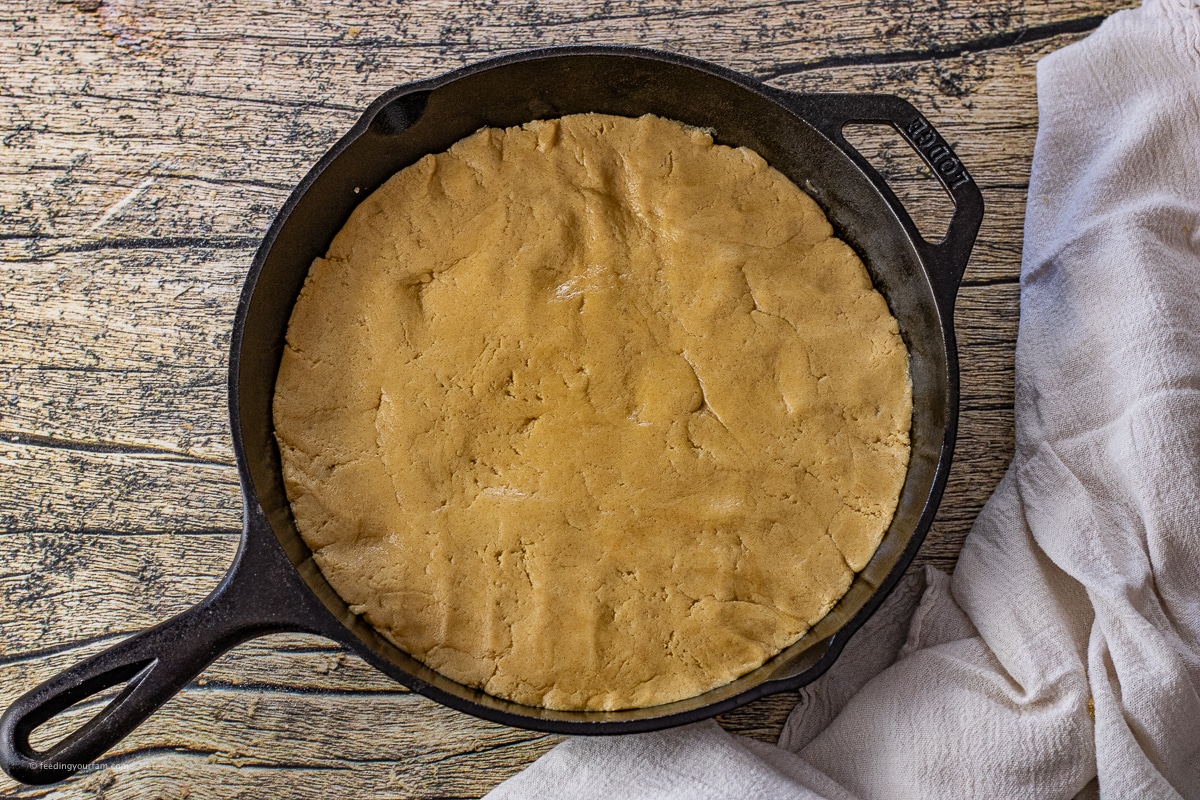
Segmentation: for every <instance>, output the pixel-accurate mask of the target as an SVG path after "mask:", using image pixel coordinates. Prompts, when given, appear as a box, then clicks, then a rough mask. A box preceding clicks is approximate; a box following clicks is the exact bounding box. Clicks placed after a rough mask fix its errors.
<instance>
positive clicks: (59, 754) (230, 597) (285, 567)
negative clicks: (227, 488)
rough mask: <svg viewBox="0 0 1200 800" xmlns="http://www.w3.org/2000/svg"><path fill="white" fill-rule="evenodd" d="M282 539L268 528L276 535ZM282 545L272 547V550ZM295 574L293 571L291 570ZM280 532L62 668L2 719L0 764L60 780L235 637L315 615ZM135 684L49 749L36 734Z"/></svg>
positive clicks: (250, 544)
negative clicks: (191, 602) (177, 609)
mask: <svg viewBox="0 0 1200 800" xmlns="http://www.w3.org/2000/svg"><path fill="white" fill-rule="evenodd" d="M267 535H268V536H270V537H271V539H272V540H273V539H274V536H273V535H271V534H270V533H269V532H268V534H267ZM272 548H273V549H272ZM289 573H290V574H289ZM297 580H298V578H297V577H296V572H295V570H294V568H293V567H292V566H291V563H290V562H288V561H287V557H286V556H285V555H284V554H283V552H282V550H280V549H279V547H278V544H277V543H276V542H274V541H270V542H268V541H266V540H265V538H264V537H263V536H257V537H252V536H248V535H243V537H242V545H241V547H240V548H239V550H238V554H237V557H236V559H235V561H234V564H233V567H232V568H231V569H230V571H229V574H228V575H227V576H226V577H225V580H224V581H222V583H221V585H220V586H218V587H217V588H216V589H215V590H214V591H213V592H212V594H210V595H209V596H208V597H206V598H205V599H204V600H202V601H201V602H200V603H199V604H198V605H196V606H194V607H192V608H190V609H188V610H187V611H184V612H183V613H181V614H179V615H177V616H175V617H172V618H171V619H168V620H167V621H166V622H163V623H161V624H159V625H157V626H155V627H153V628H150V629H148V630H145V631H142V632H140V633H138V634H135V635H134V636H131V637H130V638H128V639H125V640H124V641H122V642H120V643H118V644H116V645H114V646H113V647H110V648H109V649H107V650H105V651H104V652H102V653H98V654H97V655H94V656H92V657H91V658H89V659H86V660H85V661H82V662H80V663H79V664H76V665H74V666H72V667H69V668H68V669H66V670H64V671H62V672H60V673H59V674H58V675H56V676H54V677H53V678H51V679H50V680H48V681H46V682H45V683H43V684H42V685H41V686H38V687H37V688H35V689H33V690H32V691H30V692H28V693H26V694H25V695H23V696H22V697H20V698H18V699H17V701H16V702H14V703H13V704H12V706H10V707H9V709H8V710H7V711H6V712H5V713H4V716H3V717H2V718H0V767H3V769H4V771H5V772H7V773H8V774H9V775H10V776H11V777H12V778H13V779H15V780H17V781H20V782H22V783H28V784H48V783H55V782H57V781H60V780H63V779H64V778H67V777H70V776H71V775H72V774H73V773H74V772H76V771H77V770H79V769H80V768H83V767H86V766H87V765H88V764H90V763H91V762H93V761H95V760H96V759H98V758H99V757H100V756H101V755H103V754H104V753H105V751H107V750H108V749H109V748H111V747H112V746H113V745H115V744H116V743H117V742H119V741H120V740H121V739H123V738H125V736H127V735H128V734H129V733H130V732H132V731H133V729H134V728H136V727H137V726H138V725H140V724H141V723H142V722H143V721H144V720H145V719H146V718H147V717H149V716H150V714H152V713H153V712H154V711H155V710H157V709H158V708H159V707H160V706H161V705H162V704H163V703H165V702H166V701H167V700H169V699H170V698H171V697H173V696H174V695H175V694H176V693H177V692H178V691H179V690H180V689H182V688H183V687H184V686H185V685H186V684H187V683H188V682H189V681H190V680H192V678H194V677H196V675H198V674H199V673H200V672H201V671H202V670H203V669H204V668H205V667H207V666H208V665H209V664H211V663H212V662H213V661H215V660H216V659H217V657H218V656H220V655H221V654H222V653H224V652H225V651H226V650H228V649H229V648H231V647H233V646H234V645H236V644H238V643H240V642H243V641H245V640H247V639H250V638H253V637H255V636H262V635H265V634H268V633H274V632H278V631H285V630H293V631H294V630H306V631H311V632H319V631H313V630H312V626H311V625H309V624H306V623H305V622H304V621H303V620H304V618H305V616H306V615H305V614H304V611H302V610H298V608H297V607H303V606H306V605H307V603H305V602H304V597H305V595H307V594H308V592H307V590H306V589H305V590H304V591H302V592H297V590H296V588H295V587H294V586H293V585H292V584H293V583H294V582H295V581H297ZM125 682H127V683H126V685H125V688H124V690H122V691H121V692H120V693H119V694H118V695H117V696H116V697H115V698H113V699H112V700H111V701H110V702H109V703H108V704H107V705H106V706H105V707H104V708H103V709H101V711H100V713H99V714H97V715H96V716H95V717H93V718H92V719H91V720H90V721H88V722H87V723H85V724H84V725H82V726H81V727H80V728H79V729H77V730H75V731H74V732H72V733H71V734H69V735H68V736H66V737H65V738H63V739H62V740H61V741H59V742H57V743H56V744H54V745H53V746H52V747H50V748H49V749H47V750H44V751H39V750H35V749H34V748H33V747H32V745H31V744H30V741H29V736H30V734H31V733H32V732H33V731H34V729H36V728H37V727H38V726H39V725H41V724H42V723H44V722H46V721H47V720H49V719H51V718H52V717H54V716H56V715H57V714H59V713H61V712H63V711H65V710H66V709H67V708H69V707H70V706H72V705H74V704H75V703H78V702H79V701H81V700H84V699H86V698H88V697H91V696H92V695H94V694H96V693H98V692H101V691H104V690H105V689H109V688H112V687H114V686H118V685H120V684H121V683H125Z"/></svg>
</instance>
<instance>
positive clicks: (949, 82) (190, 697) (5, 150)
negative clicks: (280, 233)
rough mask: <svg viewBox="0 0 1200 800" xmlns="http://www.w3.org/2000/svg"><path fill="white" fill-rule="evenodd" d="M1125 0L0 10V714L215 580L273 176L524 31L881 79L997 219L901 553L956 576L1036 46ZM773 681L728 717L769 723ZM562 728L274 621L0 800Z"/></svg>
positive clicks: (287, 780) (845, 81) (437, 782)
mask: <svg viewBox="0 0 1200 800" xmlns="http://www.w3.org/2000/svg"><path fill="white" fill-rule="evenodd" d="M1127 5H1130V3H1128V2H1125V1H1124V0H1117V1H1116V2H1111V1H1107V0H1106V1H1103V2H1102V1H1101V0H1040V1H1038V2H1034V1H1032V0H1028V1H1027V0H978V1H977V2H966V0H941V2H939V3H937V4H932V3H930V4H917V5H914V4H911V3H902V2H898V0H890V1H888V2H872V1H871V0H841V1H839V2H834V0H805V2H798V1H792V0H744V1H742V2H720V3H716V4H714V3H711V2H705V0H609V2H605V3H602V4H584V3H579V2H564V1H556V2H548V1H546V0H533V2H529V3H521V4H519V5H517V4H502V3H498V2H491V1H489V0H483V1H479V0H429V1H428V2H383V1H382V0H377V1H376V2H356V1H355V0H330V1H329V2H323V3H306V2H300V0H245V1H244V2H234V0H227V1H226V2H194V1H191V0H74V2H63V1H62V0H57V1H56V0H16V1H15V2H11V3H8V4H5V5H4V7H3V8H0V97H2V98H3V101H4V102H3V103H0V500H2V501H3V502H2V503H0V564H2V565H3V567H0V643H2V644H0V704H3V705H7V704H8V703H9V702H11V701H12V700H13V699H15V698H16V697H17V696H18V695H20V694H21V693H22V692H23V691H25V690H26V689H28V688H30V687H32V686H33V685H35V684H36V683H37V682H39V681H41V680H44V679H46V678H48V677H50V676H51V675H52V674H53V673H54V672H56V671H57V670H60V669H62V668H64V667H66V666H68V665H70V664H72V663H74V662H76V661H78V660H79V659H80V658H83V657H86V656H88V655H91V654H93V653H95V652H99V650H101V649H103V648H104V647H107V646H110V645H111V644H113V643H115V642H117V641H119V640H120V639H121V638H123V637H124V636H126V635H128V634H130V633H132V632H134V631H136V630H139V629H141V628H144V627H146V626H149V625H152V624H154V623H155V622H157V621H160V620H161V619H163V618H165V617H166V616H169V615H171V614H173V613H176V612H179V611H181V610H183V609H185V608H186V607H188V606H189V605H191V604H193V603H195V602H196V601H198V600H199V599H200V598H202V597H203V596H204V595H205V594H206V593H207V592H208V591H209V590H210V589H211V588H212V587H214V586H215V585H216V584H217V583H218V582H219V580H220V578H221V575H222V574H223V573H224V571H225V569H226V568H227V567H228V565H229V563H230V561H231V559H232V557H233V553H234V550H235V548H236V545H237V535H238V531H239V530H240V526H241V499H240V494H239V489H238V485H237V476H236V469H235V467H234V464H233V452H232V447H231V443H230V441H229V424H228V419H227V410H226V407H225V403H226V394H225V392H226V386H225V382H226V367H227V352H228V347H229V331H230V327H231V323H232V320H233V314H234V309H235V306H236V302H237V297H238V293H239V291H240V289H241V283H242V281H243V279H244V277H245V274H246V270H247V268H248V266H249V263H250V259H251V257H252V254H253V252H254V249H255V248H256V247H257V245H258V242H259V238H260V237H261V235H262V233H263V231H264V230H265V229H266V227H267V226H268V225H269V224H270V221H271V219H272V218H273V216H274V214H275V212H276V211H277V210H278V208H279V207H280V205H281V204H282V203H283V201H284V200H285V199H286V197H287V196H288V194H289V193H290V191H291V189H292V187H293V186H294V185H295V184H296V182H297V181H298V180H299V179H300V178H301V177H302V176H303V175H304V173H305V172H306V171H307V170H308V169H309V167H310V166H311V165H312V164H313V163H315V161H316V160H317V159H318V158H319V157H320V155H321V154H322V153H324V152H325V150H326V149H327V148H328V147H329V146H331V145H332V144H333V143H334V142H335V141H336V140H337V139H338V138H339V137H340V136H341V135H342V134H343V133H344V132H345V131H346V130H347V129H348V128H349V127H350V126H351V125H352V124H353V122H354V121H355V120H356V119H357V117H358V114H359V112H360V110H361V109H362V108H363V107H364V106H365V105H366V104H367V103H368V102H369V101H370V100H371V99H373V98H374V97H376V96H377V95H378V94H380V93H381V92H383V91H384V90H386V89H388V88H390V87H391V86H393V85H396V84H399V83H403V82H406V81H411V80H416V79H420V78H425V77H430V76H433V75H437V74H440V73H443V72H445V71H447V70H449V69H451V68H454V67H457V66H460V65H463V64H467V63H470V62H473V61H476V60H479V59H481V58H485V57H488V56H492V55H496V54H500V53H505V52H512V51H515V50H520V49H526V48H529V47H536V46H546V45H556V44H573V43H576V44H597V43H627V44H640V45H648V46H654V47H662V48H666V49H669V50H674V51H676V52H680V53H685V54H689V55H694V56H699V57H701V58H706V59H709V60H712V61H715V62H717V63H719V64H722V65H724V66H727V67H730V68H732V69H735V70H739V71H741V72H743V73H746V74H749V75H753V76H757V77H759V78H761V79H764V80H767V81H769V82H770V83H772V84H773V85H775V86H778V87H780V88H784V89H789V90H794V91H856V92H864V91H866V92H888V93H893V94H899V95H901V96H903V97H905V98H906V99H908V100H910V101H911V102H913V103H914V104H915V105H916V106H917V107H918V108H920V109H921V110H922V111H923V112H924V113H925V114H926V116H928V117H929V119H930V120H932V121H933V123H934V124H935V125H936V126H937V127H938V129H939V131H940V132H941V133H942V134H943V135H944V136H945V137H946V138H947V140H949V141H950V142H951V143H952V144H953V146H954V147H955V148H956V150H957V151H958V153H959V155H960V156H961V157H962V159H963V161H964V162H965V163H966V164H967V165H968V167H969V168H970V170H971V173H972V175H973V176H974V177H975V179H976V181H977V182H978V183H979V185H980V187H981V189H982V190H983V193H984V198H985V202H986V203H987V216H986V219H985V221H984V225H983V229H982V230H981V232H980V237H979V241H978V244H977V245H976V248H975V252H974V255H973V257H972V260H971V263H970V265H969V267H968V270H967V273H966V276H965V281H964V286H963V289H962V291H961V292H960V295H959V301H958V306H957V311H956V315H957V316H956V329H957V333H958V339H959V348H960V360H961V365H962V366H961V369H962V408H963V411H962V416H961V419H960V428H959V430H960V434H959V445H958V449H957V454H956V460H955V463H954V467H953V470H952V472H951V476H950V481H949V485H948V487H947V490H946V495H945V499H944V500H943V503H942V506H941V509H940V511H939V514H938V518H937V521H936V522H935V524H934V526H933V529H932V530H931V532H930V534H929V537H928V539H927V541H926V545H925V547H924V548H923V549H922V551H921V554H920V555H919V557H918V559H919V561H920V562H922V563H929V564H934V565H936V566H938V567H940V568H942V569H947V570H949V569H952V568H953V565H954V563H955V560H956V558H957V554H958V551H959V549H960V547H961V544H962V540H963V538H964V537H965V535H966V533H967V531H968V530H969V528H970V525H971V523H972V521H973V519H974V517H975V515H976V514H977V513H978V510H979V509H980V508H981V507H982V505H983V503H984V501H985V500H986V499H987V497H988V495H989V493H990V492H991V490H992V488H993V487H994V485H995V483H996V482H997V481H998V480H999V478H1000V476H1001V475H1002V474H1003V472H1004V469H1005V468H1006V466H1007V463H1008V460H1009V457H1010V454H1011V450H1012V424H1013V421H1012V396H1013V350H1014V345H1015V340H1016V331H1017V321H1018V313H1019V287H1018V284H1017V278H1018V275H1019V268H1020V253H1021V229H1022V224H1023V217H1024V206H1025V200H1026V188H1027V185H1028V173H1029V165H1030V158H1031V155H1032V150H1033V143H1034V139H1035V136H1036V130H1037V111H1036V89H1035V70H1036V64H1037V61H1038V59H1040V58H1042V57H1043V56H1045V55H1046V54H1048V53H1050V52H1052V51H1053V50H1055V49H1057V48H1059V47H1062V46H1064V45H1066V44H1068V43H1070V42H1072V41H1075V40H1076V39H1078V38H1079V37H1081V36H1083V35H1085V34H1086V33H1087V32H1088V31H1090V30H1092V29H1094V28H1095V27H1097V26H1098V25H1099V24H1100V22H1101V20H1102V19H1103V18H1104V17H1105V16H1106V15H1107V14H1109V13H1112V12H1113V11H1115V10H1117V9H1119V8H1121V7H1123V6H1127ZM856 141H857V142H859V145H860V147H861V149H862V150H863V152H864V153H865V154H866V155H867V156H868V157H869V158H870V159H871V160H872V162H873V163H876V164H877V165H879V166H880V168H881V170H882V171H884V173H885V174H886V175H888V177H889V180H890V181H892V183H893V185H894V186H895V187H896V188H897V190H898V193H899V194H900V196H901V197H902V199H904V201H905V203H906V205H908V207H909V208H910V210H911V211H912V212H913V215H914V217H916V218H917V219H918V220H919V221H922V222H923V224H927V225H928V226H929V229H930V230H937V229H938V226H939V225H941V226H943V227H944V224H945V219H946V213H945V212H946V207H945V200H944V198H943V197H941V196H940V192H939V191H938V190H933V189H931V184H930V182H929V180H928V178H927V171H926V170H924V168H923V167H921V166H920V164H919V162H915V161H914V160H913V159H911V158H910V157H908V156H907V155H906V154H905V153H906V151H905V146H904V145H903V144H902V143H901V142H900V141H899V140H898V139H897V138H896V137H895V136H894V135H893V134H891V133H890V132H888V131H882V132H881V131H878V130H875V131H870V132H867V133H865V134H864V135H863V136H862V137H861V138H859V139H856ZM1036 201H1037V199H1036V198H1034V202H1036ZM794 702H795V697H794V696H776V697H772V698H766V699H764V700H762V701H759V702H757V703H753V704H751V705H749V706H747V707H745V708H742V709H739V710H737V711H735V712H732V713H730V714H727V715H725V716H724V717H722V718H721V720H720V721H721V723H722V724H723V725H725V727H726V728H728V729H730V730H734V731H737V732H740V733H744V734H746V735H750V736H754V737H757V738H760V739H763V740H766V741H771V740H773V739H774V738H775V737H776V736H777V735H778V731H779V727H780V725H781V724H782V722H783V720H784V719H785V717H786V715H787V713H788V711H789V710H790V709H791V707H792V705H793V704H794ZM99 703H100V701H99V700H97V699H93V700H91V701H88V702H87V703H84V704H81V705H80V706H79V707H77V708H76V709H73V710H72V711H71V712H69V713H68V714H67V715H64V718H63V719H61V720H55V721H54V722H52V723H50V724H49V725H48V726H47V728H48V730H47V731H46V732H45V733H46V735H51V736H52V735H54V734H55V732H62V731H65V730H68V729H69V727H70V725H71V724H77V723H78V721H79V720H81V719H83V718H84V716H86V715H87V714H89V713H95V711H96V710H98V708H99V707H100V706H99ZM53 726H57V727H53ZM554 741H556V739H555V737H548V736H542V735H540V734H536V733H532V732H528V731H519V730H514V729H510V728H504V727H502V726H497V725H491V724H489V723H483V722H480V721H478V720H474V719H472V718H469V717H466V716H464V715H461V714H458V713H456V712H452V711H449V710H447V709H445V708H442V707H441V706H438V705H437V704H435V703H433V702H431V701H429V700H426V699H425V698H422V697H420V696H418V695H414V694H411V693H408V692H406V691H404V690H402V688H401V687H399V686H398V685H397V684H395V683H394V682H392V681H390V680H389V679H387V678H385V677H383V676H382V675H381V674H379V673H377V672H375V671H374V670H373V669H371V668H370V667H368V666H367V665H366V664H365V663H363V662H362V661H361V660H360V659H358V658H357V657H356V656H353V655H350V654H348V653H344V652H341V651H340V650H339V649H338V648H337V647H335V646H334V645H332V644H330V643H328V642H326V641H323V640H320V639H316V638H313V637H306V636H299V635H286V636H285V635H277V636H271V637H266V638H263V639H260V640H256V641H254V642H251V643H248V644H246V645H243V646H241V647H238V648H236V649H235V650H233V651H232V652H230V653H229V654H227V655H225V656H223V657H222V658H221V659H219V660H218V661H217V662H216V663H215V664H214V665H213V666H212V667H211V668H210V669H209V670H208V671H207V672H206V673H205V675H204V676H203V677H202V678H201V679H200V681H198V682H196V683H194V684H192V685H191V686H189V687H188V688H187V689H186V690H185V691H184V692H182V693H181V694H180V695H179V696H178V697H176V698H175V699H174V700H172V701H170V702H169V703H168V704H167V705H166V706H165V707H164V708H163V709H162V710H161V711H160V712H159V713H158V714H156V715H155V716H154V717H153V718H151V720H150V721H148V722H147V723H146V724H145V725H144V726H142V727H141V728H139V729H138V730H137V731H136V732H135V733H134V734H133V735H132V736H130V737H129V738H128V739H127V740H125V741H124V742H123V743H122V744H121V745H120V746H119V747H118V748H117V749H115V750H114V751H113V752H112V753H110V754H109V755H108V756H107V757H106V758H105V759H104V760H103V761H102V762H101V769H99V770H98V771H95V772H92V773H89V774H87V775H81V776H77V777H76V778H74V779H72V780H70V781H67V782H66V783H63V784H60V785H58V786H54V787H43V788H32V787H19V786H17V785H16V784H13V783H12V782H11V781H9V780H8V779H7V778H0V795H3V796H16V797H56V798H79V797H106V798H146V797H163V798H168V797H171V798H176V797H177V798H182V797H189V798H210V797H211V798H225V797H248V798H249V797H264V798H265V797H281V796H287V797H312V798H321V797H329V796H347V797H349V796H353V797H362V798H369V797H380V798H382V797H388V798H400V797H430V798H432V797H478V796H479V795H481V794H482V793H484V792H486V791H487V790H488V789H490V788H491V787H492V786H494V785H495V784H496V783H498V782H499V781H501V780H503V779H504V778H505V777H508V776H509V775H511V774H513V773H515V772H516V771H517V770H519V769H520V768H521V767H522V766H523V765H525V764H527V763H529V762H530V761H531V760H533V759H534V758H536V757H537V756H538V755H540V754H541V753H543V752H545V751H546V750H547V749H548V748H549V747H550V746H551V745H552V744H553V743H554Z"/></svg>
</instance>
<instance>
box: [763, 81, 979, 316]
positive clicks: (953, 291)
mask: <svg viewBox="0 0 1200 800" xmlns="http://www.w3.org/2000/svg"><path fill="white" fill-rule="evenodd" d="M779 96H780V99H781V100H782V101H783V103H784V104H785V105H786V106H787V107H788V108H790V109H792V110H793V111H795V112H796V113H797V114H798V115H799V116H801V117H802V118H803V119H804V120H805V121H806V122H808V123H809V124H811V125H813V126H814V127H816V128H817V130H819V131H820V132H821V133H822V134H823V135H824V136H825V137H826V138H827V139H829V140H830V141H832V142H833V143H834V144H835V145H837V147H838V148H839V149H840V150H842V151H843V152H845V153H846V154H847V155H848V156H849V157H850V158H851V160H853V161H854V163H855V165H857V166H858V168H859V169H860V170H862V171H863V173H864V174H865V175H866V176H867V178H868V179H869V180H870V181H871V183H873V184H874V185H875V187H876V188H877V189H878V190H879V191H880V193H881V194H882V195H883V197H884V199H885V200H887V202H888V205H890V206H891V207H892V210H893V211H894V212H895V213H896V216H897V217H898V218H899V219H900V223H901V224H902V225H903V226H904V228H905V230H906V231H907V232H908V234H909V237H910V238H911V239H912V241H913V243H914V244H915V245H916V246H917V250H918V252H920V254H921V257H922V259H924V260H925V261H926V262H927V263H929V264H930V265H931V266H932V267H933V269H932V270H931V271H930V279H931V280H932V282H933V288H934V293H935V294H936V295H937V298H938V303H939V305H940V306H941V307H942V309H943V311H944V312H945V313H946V314H947V315H948V316H949V315H951V314H952V313H953V310H954V298H955V295H957V294H958V286H959V284H960V283H961V282H962V276H963V271H964V270H965V269H966V268H967V259H968V258H969V257H970V255H971V248H972V247H973V246H974V244H975V236H976V234H978V233H979V225H980V223H981V222H982V221H983V195H981V194H980V192H979V187H978V186H976V185H975V181H974V179H972V178H971V175H970V173H968V172H967V169H966V167H964V166H963V163H962V161H960V160H959V158H958V156H957V155H955V153H954V150H952V149H951V147H950V145H949V144H947V143H946V140H945V139H943V138H942V137H941V136H940V135H939V134H938V132H937V130H935V129H934V127H933V125H932V124H931V123H930V122H929V120H927V119H925V117H923V116H922V115H921V113H920V112H919V111H917V109H916V108H914V107H913V105H912V104H911V103H909V102H908V101H907V100H904V99H902V98H899V97H896V96H895V95H888V94H799V93H793V92H784V91H780V92H779ZM853 122H867V123H871V122H875V123H886V124H889V125H891V126H892V127H893V128H895V130H896V131H897V133H899V134H900V135H901V136H902V137H904V140H905V141H907V142H908V143H909V144H910V145H912V148H913V150H915V151H916V152H917V154H918V155H919V156H920V157H921V159H922V160H923V161H924V162H925V164H926V165H927V166H928V167H929V169H930V170H932V172H933V174H934V176H935V177H936V178H937V179H938V181H939V182H940V183H941V184H942V187H943V188H944V189H945V190H946V192H947V194H949V195H950V198H951V199H952V200H953V201H954V216H953V217H951V219H950V227H949V228H948V229H947V231H946V237H945V238H944V239H942V241H940V242H935V243H930V242H927V241H925V239H924V238H923V237H922V236H921V234H920V232H919V231H918V230H917V226H916V225H914V224H913V221H912V217H911V216H910V215H909V213H908V211H907V209H905V208H904V204H903V203H901V202H900V198H898V197H897V196H896V193H895V192H893V191H892V189H891V187H889V186H888V184H887V180H886V179H884V177H883V175H881V174H880V173H879V171H878V170H877V169H875V167H873V166H872V165H871V163H870V162H869V161H867V159H866V158H864V157H863V156H862V154H861V153H859V152H858V151H857V150H855V149H854V147H853V146H852V145H850V143H849V142H847V141H846V137H845V135H843V133H842V129H843V128H844V127H845V126H846V125H848V124H850V123H853Z"/></svg>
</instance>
